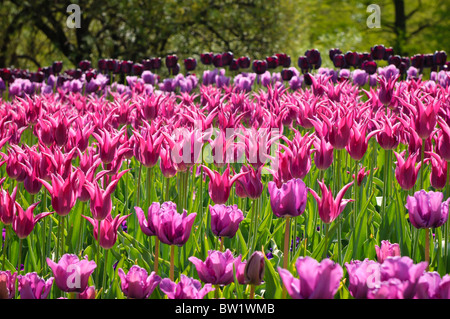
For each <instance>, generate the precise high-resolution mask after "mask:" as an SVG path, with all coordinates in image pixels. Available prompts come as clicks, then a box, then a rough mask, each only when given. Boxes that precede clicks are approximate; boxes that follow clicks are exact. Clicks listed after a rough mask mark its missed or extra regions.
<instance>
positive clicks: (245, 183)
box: [236, 165, 263, 199]
mask: <svg viewBox="0 0 450 319" xmlns="http://www.w3.org/2000/svg"><path fill="white" fill-rule="evenodd" d="M261 171H262V167H260V168H259V169H257V170H255V169H254V168H253V167H251V166H245V165H242V167H241V173H246V172H248V173H246V174H245V175H242V176H240V177H239V178H238V179H237V180H236V194H237V193H238V191H240V192H241V193H240V195H238V196H239V197H241V198H246V197H248V198H251V199H257V198H259V197H260V196H261V194H262V191H263V184H262V182H261Z"/></svg>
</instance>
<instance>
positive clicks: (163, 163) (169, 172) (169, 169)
mask: <svg viewBox="0 0 450 319" xmlns="http://www.w3.org/2000/svg"><path fill="white" fill-rule="evenodd" d="M159 155H160V159H161V160H160V162H159V165H160V169H161V173H162V174H163V176H164V177H165V178H171V177H174V176H175V175H176V174H177V167H176V165H175V163H174V162H173V161H172V157H171V153H170V150H169V149H166V148H164V147H162V148H161V150H160V153H159Z"/></svg>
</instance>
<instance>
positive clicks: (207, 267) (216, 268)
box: [188, 249, 242, 285]
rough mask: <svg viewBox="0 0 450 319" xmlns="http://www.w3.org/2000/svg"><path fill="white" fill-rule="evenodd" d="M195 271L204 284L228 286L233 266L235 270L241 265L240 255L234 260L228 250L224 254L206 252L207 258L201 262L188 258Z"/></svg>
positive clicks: (231, 279) (211, 251) (194, 258)
mask: <svg viewBox="0 0 450 319" xmlns="http://www.w3.org/2000/svg"><path fill="white" fill-rule="evenodd" d="M188 259H189V261H190V262H192V263H193V264H194V266H195V268H196V269H197V273H198V277H199V278H200V280H201V281H203V282H204V283H209V284H212V285H229V284H231V283H232V282H233V280H234V276H233V265H234V268H235V269H238V267H239V265H240V264H241V263H242V261H241V255H239V256H238V257H236V258H234V257H233V254H232V253H231V251H230V250H229V249H227V250H226V251H225V252H220V251H217V250H210V251H208V257H206V260H205V261H204V262H203V261H202V260H200V259H198V258H197V257H194V256H192V257H189V258H188Z"/></svg>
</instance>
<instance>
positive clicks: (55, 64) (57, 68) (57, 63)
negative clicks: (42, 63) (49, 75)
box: [52, 61, 63, 74]
mask: <svg viewBox="0 0 450 319" xmlns="http://www.w3.org/2000/svg"><path fill="white" fill-rule="evenodd" d="M62 67H63V63H62V61H55V62H53V64H52V70H53V73H54V74H58V73H59V72H61V71H62Z"/></svg>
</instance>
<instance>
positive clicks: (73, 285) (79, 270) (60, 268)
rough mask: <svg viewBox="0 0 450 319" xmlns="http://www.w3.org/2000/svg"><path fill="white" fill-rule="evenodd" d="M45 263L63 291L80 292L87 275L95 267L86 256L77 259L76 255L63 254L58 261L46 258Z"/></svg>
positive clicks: (86, 281)
mask: <svg viewBox="0 0 450 319" xmlns="http://www.w3.org/2000/svg"><path fill="white" fill-rule="evenodd" d="M47 264H48V266H49V267H50V268H51V269H52V272H53V276H54V277H55V283H56V286H57V287H58V288H59V289H60V290H62V291H64V292H76V293H82V292H83V291H85V290H86V288H87V286H88V280H89V276H90V275H91V274H92V273H93V272H94V269H95V268H97V265H96V264H95V262H94V261H92V260H91V261H89V260H88V257H87V256H85V257H84V259H81V260H80V259H78V256H77V255H73V254H65V255H63V256H62V257H61V259H60V260H59V261H58V263H55V262H54V261H53V260H51V259H50V258H47Z"/></svg>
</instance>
